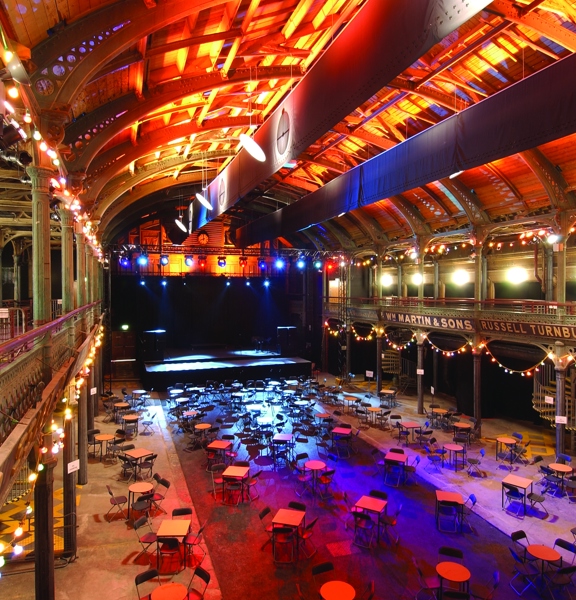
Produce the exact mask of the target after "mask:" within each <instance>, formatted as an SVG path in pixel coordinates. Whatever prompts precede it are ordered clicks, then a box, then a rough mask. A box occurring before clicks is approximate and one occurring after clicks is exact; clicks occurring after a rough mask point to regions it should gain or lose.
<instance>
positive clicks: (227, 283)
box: [226, 279, 231, 287]
mask: <svg viewBox="0 0 576 600" xmlns="http://www.w3.org/2000/svg"><path fill="white" fill-rule="evenodd" d="M230 285H231V283H230V279H227V280H226V287H230Z"/></svg>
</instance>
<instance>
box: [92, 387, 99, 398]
mask: <svg viewBox="0 0 576 600" xmlns="http://www.w3.org/2000/svg"><path fill="white" fill-rule="evenodd" d="M97 392H98V388H95V387H93V388H90V395H91V396H95V395H96V393H97Z"/></svg>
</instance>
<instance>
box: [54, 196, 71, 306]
mask: <svg viewBox="0 0 576 600" xmlns="http://www.w3.org/2000/svg"><path fill="white" fill-rule="evenodd" d="M58 216H59V217H60V223H61V226H62V244H61V254H62V314H63V315H65V314H67V313H69V312H70V311H72V310H74V246H73V238H74V231H73V221H72V214H71V213H70V211H69V210H67V209H65V208H60V209H59V210H58Z"/></svg>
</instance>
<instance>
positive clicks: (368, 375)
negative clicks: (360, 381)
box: [366, 371, 374, 377]
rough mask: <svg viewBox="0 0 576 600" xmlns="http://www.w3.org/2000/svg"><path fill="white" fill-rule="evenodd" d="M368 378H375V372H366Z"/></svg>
mask: <svg viewBox="0 0 576 600" xmlns="http://www.w3.org/2000/svg"><path fill="white" fill-rule="evenodd" d="M366 377H374V371H366Z"/></svg>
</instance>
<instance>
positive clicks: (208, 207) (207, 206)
mask: <svg viewBox="0 0 576 600" xmlns="http://www.w3.org/2000/svg"><path fill="white" fill-rule="evenodd" d="M196 198H197V199H198V202H200V204H201V205H202V206H203V207H204V208H205V209H206V210H212V205H211V204H210V202H209V201H208V200H207V199H206V198H204V196H203V195H202V194H200V192H196Z"/></svg>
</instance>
